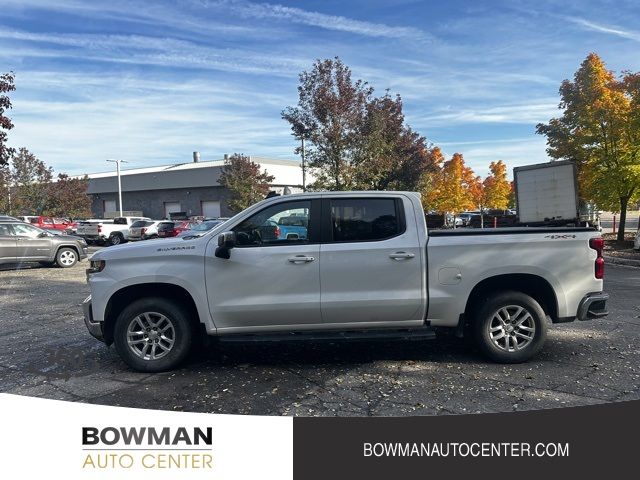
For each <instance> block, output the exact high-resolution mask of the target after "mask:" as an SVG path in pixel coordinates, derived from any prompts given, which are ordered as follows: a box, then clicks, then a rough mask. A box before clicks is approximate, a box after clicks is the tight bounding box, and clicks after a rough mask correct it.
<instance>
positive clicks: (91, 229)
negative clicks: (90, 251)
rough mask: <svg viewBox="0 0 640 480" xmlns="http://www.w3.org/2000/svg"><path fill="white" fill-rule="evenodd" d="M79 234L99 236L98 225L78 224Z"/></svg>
mask: <svg viewBox="0 0 640 480" xmlns="http://www.w3.org/2000/svg"><path fill="white" fill-rule="evenodd" d="M76 234H77V235H86V236H90V237H97V236H98V225H78V230H77V232H76Z"/></svg>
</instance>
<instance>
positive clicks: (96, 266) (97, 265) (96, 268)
mask: <svg viewBox="0 0 640 480" xmlns="http://www.w3.org/2000/svg"><path fill="white" fill-rule="evenodd" d="M105 265H106V262H105V261H104V260H91V261H90V262H89V268H87V275H89V274H90V273H98V272H101V271H102V270H104V267H105Z"/></svg>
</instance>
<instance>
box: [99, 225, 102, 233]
mask: <svg viewBox="0 0 640 480" xmlns="http://www.w3.org/2000/svg"><path fill="white" fill-rule="evenodd" d="M100 232H102V226H101V225H98V233H100Z"/></svg>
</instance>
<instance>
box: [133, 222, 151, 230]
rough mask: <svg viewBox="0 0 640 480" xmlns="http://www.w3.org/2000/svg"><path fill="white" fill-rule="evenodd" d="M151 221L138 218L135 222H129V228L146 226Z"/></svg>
mask: <svg viewBox="0 0 640 480" xmlns="http://www.w3.org/2000/svg"><path fill="white" fill-rule="evenodd" d="M152 223H153V222H147V221H146V220H138V221H137V222H133V223H132V224H131V228H140V227H148V226H149V225H151V224H152Z"/></svg>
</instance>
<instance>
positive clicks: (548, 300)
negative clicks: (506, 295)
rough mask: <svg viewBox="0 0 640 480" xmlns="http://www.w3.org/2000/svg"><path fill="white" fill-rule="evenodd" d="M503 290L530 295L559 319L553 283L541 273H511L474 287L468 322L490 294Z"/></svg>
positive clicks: (468, 310) (468, 301) (467, 317)
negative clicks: (473, 312)
mask: <svg viewBox="0 0 640 480" xmlns="http://www.w3.org/2000/svg"><path fill="white" fill-rule="evenodd" d="M503 291H516V292H521V293H524V294H526V295H529V296H530V297H531V298H533V299H534V300H535V301H536V302H538V303H539V304H540V306H541V307H542V309H543V310H544V312H545V313H546V314H547V315H548V316H549V317H550V318H551V321H552V322H556V321H557V320H558V298H557V295H556V292H555V290H554V289H553V287H552V286H551V284H550V283H549V282H548V281H547V280H546V279H545V278H543V277H541V276H539V275H534V274H529V273H511V274H503V275H495V276H492V277H489V278H485V279H484V280H482V281H481V282H479V283H478V284H477V285H476V286H475V287H473V289H472V290H471V293H470V294H469V298H468V299H467V304H466V306H465V310H464V312H465V313H464V316H465V318H466V319H467V322H468V321H469V319H470V317H471V315H470V313H471V312H472V311H474V310H475V309H476V308H477V307H478V306H479V304H481V303H482V302H483V301H484V300H485V299H487V298H488V297H489V295H491V294H493V293H497V292H503Z"/></svg>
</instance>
